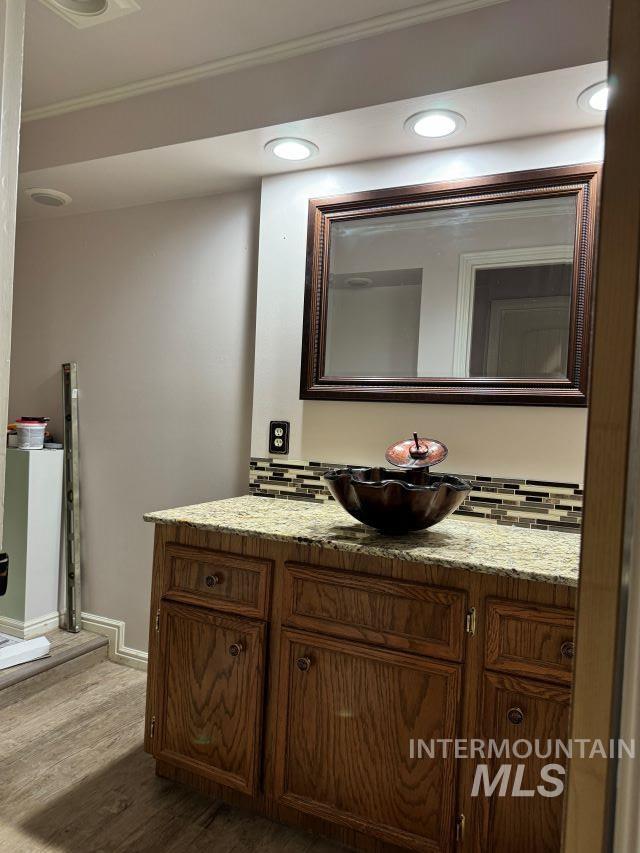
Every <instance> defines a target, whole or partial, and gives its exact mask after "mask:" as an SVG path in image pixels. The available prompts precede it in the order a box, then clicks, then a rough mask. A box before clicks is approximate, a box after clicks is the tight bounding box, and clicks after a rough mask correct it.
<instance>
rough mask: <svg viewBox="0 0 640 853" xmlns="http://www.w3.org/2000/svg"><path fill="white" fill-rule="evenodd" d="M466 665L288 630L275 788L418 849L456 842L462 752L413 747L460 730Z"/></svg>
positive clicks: (296, 802)
mask: <svg viewBox="0 0 640 853" xmlns="http://www.w3.org/2000/svg"><path fill="white" fill-rule="evenodd" d="M459 697H460V665H459V664H451V663H440V662H436V661H432V660H429V659H426V658H421V657H418V656H413V655H408V654H402V653H399V652H390V651H386V650H381V649H377V648H370V647H368V646H364V645H361V644H359V643H352V642H344V641H338V640H333V639H329V638H325V637H320V636H317V635H313V634H304V633H300V632H297V631H290V630H284V631H283V632H282V635H281V665H280V688H279V696H278V705H279V708H280V710H281V713H280V715H279V721H278V722H279V728H278V739H277V746H276V750H277V759H276V761H277V770H276V792H275V793H276V796H277V798H278V800H279V802H281V803H283V804H285V805H289V806H292V807H294V808H296V809H298V810H299V811H302V812H306V813H309V814H312V815H317V816H319V817H322V818H325V819H328V820H331V821H334V822H337V823H342V824H345V825H346V826H349V827H352V828H354V829H358V830H364V831H366V832H367V833H369V834H370V835H375V836H376V837H378V838H381V839H383V840H385V841H389V842H392V843H394V844H397V845H400V846H402V847H403V848H406V849H410V850H425V851H427V850H429V851H430V850H433V851H445V850H449V849H450V843H451V836H452V833H451V827H452V821H453V814H454V806H455V766H454V765H455V762H454V759H453V757H452V756H449V757H448V758H447V759H437V760H434V761H425V760H424V758H418V757H413V758H411V757H410V742H411V740H412V739H413V740H416V739H418V738H422V739H424V740H426V741H429V740H430V739H432V738H433V739H436V738H449V739H451V738H454V737H455V734H456V728H457V709H458V704H459Z"/></svg>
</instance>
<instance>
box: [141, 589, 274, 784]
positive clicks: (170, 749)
mask: <svg viewBox="0 0 640 853" xmlns="http://www.w3.org/2000/svg"><path fill="white" fill-rule="evenodd" d="M159 628H160V650H159V654H160V676H159V679H158V696H157V700H156V708H157V715H156V718H155V732H154V739H153V744H154V747H153V749H154V755H155V757H156V758H157V759H160V760H162V761H166V762H168V763H171V764H174V765H176V766H178V767H183V768H185V769H186V770H191V771H193V772H196V773H199V774H201V775H203V776H206V777H208V778H210V779H213V780H214V781H217V782H220V783H221V784H223V785H227V786H229V787H231V788H235V789H237V790H239V791H244V792H245V793H254V792H255V791H256V790H257V783H258V770H259V766H260V744H261V725H262V703H263V678H264V633H265V627H264V625H263V624H260V623H258V622H252V621H250V620H249V619H242V618H237V617H236V618H232V617H228V616H221V615H218V614H216V613H213V612H211V611H209V610H206V609H203V608H197V607H192V606H189V605H184V604H176V603H173V602H163V603H162V605H161V608H160V625H159Z"/></svg>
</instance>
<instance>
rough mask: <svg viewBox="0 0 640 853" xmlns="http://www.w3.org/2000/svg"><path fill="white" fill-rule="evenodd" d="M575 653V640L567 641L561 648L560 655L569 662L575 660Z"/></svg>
mask: <svg viewBox="0 0 640 853" xmlns="http://www.w3.org/2000/svg"><path fill="white" fill-rule="evenodd" d="M574 652H575V645H574V643H573V640H567V641H566V642H565V643H563V644H562V645H561V646H560V654H561V655H562V657H563V658H566V659H567V660H573V655H574Z"/></svg>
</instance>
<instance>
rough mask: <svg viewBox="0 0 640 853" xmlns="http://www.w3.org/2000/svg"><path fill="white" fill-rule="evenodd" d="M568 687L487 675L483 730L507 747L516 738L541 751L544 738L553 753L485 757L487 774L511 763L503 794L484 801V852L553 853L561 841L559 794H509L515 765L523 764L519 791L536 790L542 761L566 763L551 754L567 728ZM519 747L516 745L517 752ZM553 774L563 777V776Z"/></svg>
mask: <svg viewBox="0 0 640 853" xmlns="http://www.w3.org/2000/svg"><path fill="white" fill-rule="evenodd" d="M570 701H571V691H570V690H569V689H568V688H565V687H561V686H555V685H551V684H544V683H542V682H539V681H534V680H532V679H527V678H514V677H513V676H508V675H498V674H494V673H486V674H485V677H484V690H483V712H482V718H483V734H484V737H485V738H493V739H494V740H496V741H497V742H502V741H503V740H508V741H509V742H510V744H511V745H513V743H514V742H515V741H517V740H519V739H526V740H527V741H532V742H535V741H536V740H538V741H539V742H540V744H541V751H542V754H543V755H544V754H545V751H546V744H547V741H551V742H552V745H553V751H552V753H551V756H550V757H549V758H538V757H537V756H536V755H535V754H534V755H532V756H531V757H529V758H526V759H518V758H517V757H516V756H513V755H512V757H511V759H510V760H508V761H507V760H505V759H504V758H499V759H495V758H494V759H493V760H489V761H487V762H486V763H487V764H488V765H489V773H490V777H491V778H493V777H494V774H495V772H496V771H497V770H498V767H499V765H501V764H510V765H511V770H510V782H509V788H508V790H507V794H506V796H498V793H497V792H495V793H494V794H493V796H492V797H490V798H487V800H486V806H487V808H486V810H485V826H484V832H483V836H484V839H485V842H484V843H485V845H486V850H491V853H514V851H526V853H557V851H559V850H560V849H561V845H562V809H563V802H564V797H562V796H555V797H543V796H541V795H540V794H538V793H536V795H535V796H520V797H517V796H512V795H511V794H512V791H513V788H512V783H513V781H514V777H515V775H516V772H517V767H518V765H519V764H521V765H524V766H525V771H524V775H523V777H522V784H521V786H520V787H521V789H522V790H525V789H527V790H535V789H536V787H537V786H538V785H541V784H543V785H545V786H546V787H547V788H548V789H549V790H550V789H551V785H550V784H549V783H548V782H544V780H543V779H542V778H541V775H540V771H541V769H542V767H543V766H544V765H548V764H559V765H562V767H566V759H565V758H564V756H563V753H560V757H559V758H558V757H556V752H555V741H556V739H561V740H562V741H563V742H564V741H566V738H567V737H568V731H569V711H570ZM518 748H519V747H516V750H517V749H518ZM554 776H555V777H556V778H559V779H561V780H562V781H563V782H564V781H565V777H564V776H558V774H557V773H554Z"/></svg>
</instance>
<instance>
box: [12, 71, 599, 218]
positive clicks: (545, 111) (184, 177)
mask: <svg viewBox="0 0 640 853" xmlns="http://www.w3.org/2000/svg"><path fill="white" fill-rule="evenodd" d="M605 77H606V64H605V63H603V62H600V63H594V64H591V65H584V66H580V67H578V68H566V69H562V70H559V71H550V72H546V73H544V74H535V75H531V76H529V77H521V78H516V79H512V80H504V81H500V82H498V83H489V84H485V85H481V86H473V87H470V88H466V89H460V90H458V91H455V92H448V93H444V94H442V95H437V96H436V95H431V96H429V97H426V98H414V99H411V100H405V101H397V102H395V103H390V104H383V105H379V106H374V107H367V108H365V109H359V110H352V111H349V112H345V113H339V114H336V115H330V116H322V117H319V118H312V119H308V120H304V121H300V122H296V123H291V124H287V125H280V126H275V127H270V128H261V129H258V130H250V131H245V132H242V133H235V134H230V135H227V136H220V137H216V138H213V139H204V140H197V141H193V142H187V143H183V144H180V145H172V146H166V147H163V148H155V149H151V150H145V151H139V152H134V153H129V154H123V155H120V156H115V157H105V158H102V159H100V160H92V161H88V162H84V163H74V164H70V165H64V166H59V167H54V168H51V169H41V170H37V171H33V172H28V173H24V174H22V175H21V176H20V188H21V192H20V199H19V208H18V210H19V216H20V217H21V218H23V219H24V218H28V219H32V218H56V217H59V216H69V215H73V214H77V213H86V212H90V211H96V210H107V209H115V208H120V207H129V206H132V205H136V204H149V203H153V202H157V201H165V200H168V199H174V198H186V197H189V196H198V195H208V194H211V193H217V192H225V191H228V190H233V189H239V188H242V187H247V186H252V185H255V184H257V182H258V180H259V178H260V177H261V176H264V175H270V174H277V173H281V172H289V171H296V170H300V169H302V168H318V167H326V166H331V165H337V164H341V163H349V162H356V161H360V160H371V159H376V158H381V157H389V156H396V155H403V154H415V153H417V152H423V151H435V150H441V149H445V148H460V147H464V148H467V147H468V146H473V145H477V144H480V143H484V142H491V141H496V140H508V139H516V138H519V137H526V136H537V135H542V134H548V133H560V132H563V131H568V130H576V129H581V128H587V127H601V126H602V124H603V117H602V116H599V115H594V114H590V113H586V112H584V111H583V110H581V109H580V108H579V107H578V106H577V103H576V99H577V97H578V95H579V93H580V92H581V91H582V90H583V89H585V88H586V87H587V86H590V85H591V84H593V83H596V82H598V81H600V80H603V79H604V78H605ZM428 107H440V108H448V109H453V110H456V111H457V112H460V113H462V115H464V116H465V118H466V120H467V125H466V127H465V129H464V130H463V131H461V132H460V133H458V134H455V135H454V136H452V137H449V138H448V139H441V140H427V139H421V138H419V137H416V136H415V135H412V134H409V133H407V132H406V131H405V130H404V129H403V123H404V121H405V119H406V118H407V117H408V116H409V115H411V114H412V113H414V112H417V111H418V110H420V109H425V108H428ZM284 135H296V136H302V137H305V138H308V139H310V140H312V141H313V142H315V143H316V145H318V146H319V148H320V153H319V155H318V156H317V157H315V158H314V159H312V160H310V161H307V163H306V164H304V165H302V164H300V163H297V164H292V163H286V162H283V161H278V160H276V159H275V158H273V157H272V156H271V155H268V154H266V153H265V152H264V150H263V146H264V144H265V143H266V142H268V141H269V140H270V139H272V138H274V137H277V136H284ZM459 168H460V170H461V172H460V173H459V174H458V173H456V174H452V175H451V177H463V176H464V168H465V167H464V164H463V163H462V162H461V164H460V165H459ZM496 171H497V172H498V171H500V168H499V164H497V166H496ZM28 187H53V188H55V189H58V190H62V191H63V192H66V193H68V194H69V195H70V196H71V197H72V198H73V203H72V204H70V205H69V206H68V207H64V208H50V207H42V206H39V205H37V204H34V203H33V202H31V201H30V200H28V199H27V198H26V196H25V193H24V190H25V189H26V188H28Z"/></svg>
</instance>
